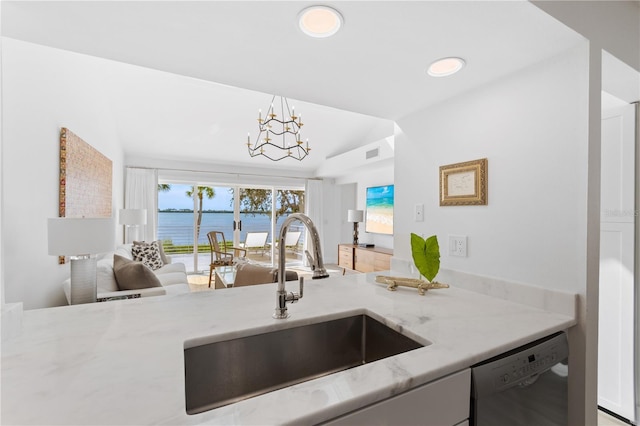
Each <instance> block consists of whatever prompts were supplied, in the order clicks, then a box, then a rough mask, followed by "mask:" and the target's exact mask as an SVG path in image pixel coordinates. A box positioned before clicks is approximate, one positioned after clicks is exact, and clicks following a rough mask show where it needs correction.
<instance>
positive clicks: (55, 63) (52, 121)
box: [2, 38, 123, 309]
mask: <svg viewBox="0 0 640 426" xmlns="http://www.w3.org/2000/svg"><path fill="white" fill-rule="evenodd" d="M2 55H3V58H2V78H3V81H2V86H3V87H2V99H3V138H2V150H3V151H2V154H3V155H2V172H3V175H4V179H3V180H2V195H3V204H2V220H3V222H2V227H3V229H2V237H3V238H2V245H3V248H2V253H3V256H4V257H3V258H4V275H5V297H6V301H7V302H23V303H24V308H25V309H35V308H44V307H50V306H57V305H62V304H66V300H65V297H64V294H63V291H62V281H63V280H64V279H66V278H67V277H68V276H69V265H68V264H67V265H58V264H57V258H56V257H55V256H49V255H48V254H47V224H46V222H47V218H50V217H57V216H58V178H59V132H60V128H61V127H67V128H69V129H70V130H71V131H73V132H74V133H75V134H77V135H78V136H80V137H82V138H83V139H84V140H85V141H86V142H88V143H89V144H91V145H92V146H93V147H94V148H96V149H97V150H98V151H100V152H101V153H103V154H104V155H106V156H107V157H108V158H110V159H111V160H112V161H113V177H114V178H113V189H112V191H113V209H114V211H117V209H119V208H120V207H121V206H122V200H123V189H122V188H123V154H122V148H121V145H120V143H119V141H118V137H117V133H116V123H115V121H114V118H113V114H112V111H111V109H110V108H111V107H110V105H109V103H108V101H107V100H108V97H107V94H106V93H104V92H103V90H102V87H103V85H102V84H101V82H102V81H103V80H104V79H105V78H106V77H107V75H108V70H109V68H108V61H104V60H100V59H96V58H91V57H88V56H83V55H79V54H75V53H70V52H65V51H61V50H56V49H51V48H46V47H43V46H38V45H33V44H29V43H24V42H20V41H16V40H12V39H6V38H5V39H3V49H2ZM118 232H121V230H118ZM118 238H121V237H118Z"/></svg>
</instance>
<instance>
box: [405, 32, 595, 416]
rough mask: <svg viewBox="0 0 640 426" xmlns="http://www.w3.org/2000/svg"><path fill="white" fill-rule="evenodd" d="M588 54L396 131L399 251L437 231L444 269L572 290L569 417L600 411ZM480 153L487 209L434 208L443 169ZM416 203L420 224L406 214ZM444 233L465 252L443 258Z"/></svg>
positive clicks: (421, 116)
mask: <svg viewBox="0 0 640 426" xmlns="http://www.w3.org/2000/svg"><path fill="white" fill-rule="evenodd" d="M590 55H591V52H590V50H589V46H588V44H587V43H584V44H583V45H580V46H578V47H577V48H575V49H573V50H571V51H569V52H567V54H566V55H563V56H559V57H556V58H552V59H551V60H548V61H545V62H543V63H541V64H538V65H536V66H534V67H530V68H528V69H526V70H523V71H521V72H519V73H517V74H514V75H512V76H511V77H509V78H506V79H502V80H501V81H499V82H497V83H495V84H492V85H487V86H484V87H482V88H480V89H478V90H476V91H473V92H470V93H467V94H466V95H463V96H460V97H458V98H456V99H451V100H450V101H448V102H446V103H443V104H440V105H436V106H434V107H433V108H431V109H429V110H425V111H422V112H419V113H416V114H413V115H411V116H409V117H406V118H404V119H401V120H399V122H398V125H399V127H400V128H401V129H402V131H403V132H404V134H400V135H397V136H396V168H395V182H396V221H395V223H396V234H395V244H394V255H395V256H396V257H398V258H400V259H403V260H406V261H410V260H411V253H410V244H409V235H410V233H411V232H415V233H418V234H420V233H423V234H424V235H425V236H428V235H433V234H435V235H437V236H438V240H439V242H440V247H441V267H442V268H446V269H452V270H457V271H462V272H466V273H470V274H475V275H481V276H488V277H495V278H499V279H503V280H507V281H512V282H518V283H524V284H529V285H534V286H539V287H544V288H549V289H558V290H563V291H567V292H572V293H576V294H578V298H579V306H578V315H577V316H578V325H577V326H576V327H573V328H572V331H571V333H570V335H569V337H570V359H569V363H570V365H571V369H572V372H573V373H572V374H571V375H570V381H569V394H570V400H569V419H570V424H594V422H592V421H591V420H595V411H596V406H595V403H594V401H593V398H592V397H591V396H590V395H589V393H590V387H591V384H592V383H595V382H594V381H593V376H594V375H595V364H594V362H593V361H594V359H593V358H592V355H593V351H592V349H591V348H590V346H589V345H590V343H589V339H588V338H587V336H589V335H590V334H591V333H593V332H594V331H591V330H592V328H593V326H594V324H592V321H591V320H590V319H589V317H588V316H587V310H588V309H589V307H588V303H587V302H588V300H589V299H590V298H591V297H593V295H592V294H590V289H589V286H588V282H587V270H588V266H589V265H588V262H587V259H588V256H589V254H590V244H591V243H590V240H589V239H588V229H589V227H588V224H587V220H588V218H589V214H590V213H589V212H590V210H589V209H588V208H587V204H588V202H591V201H592V200H590V199H588V197H587V194H588V191H589V189H590V186H591V184H592V182H591V181H590V180H589V179H588V176H590V174H591V173H596V172H595V171H593V170H591V168H590V167H591V166H590V163H589V158H590V156H589V150H590V149H591V135H590V132H591V129H590V124H589V117H590V111H589V105H590V104H589V103H590V101H591V99H590V92H589V84H590V77H589V75H590V69H589V67H590V66H592V65H591V64H590V63H589V58H590ZM597 74H598V75H599V73H597ZM454 78H455V76H454ZM598 93H599V92H598ZM598 107H599V99H598ZM484 157H486V158H488V205H487V206H452V207H440V206H439V201H438V200H439V190H438V185H439V166H442V165H446V164H452V163H457V162H462V161H469V160H475V159H478V158H484ZM597 178H598V179H599V168H598V170H597ZM418 203H423V204H424V205H425V221H424V222H415V221H414V220H413V213H412V212H413V207H414V205H415V204H418ZM449 234H455V235H466V236H468V257H466V258H457V257H449V256H448V255H447V247H448V241H447V240H448V238H447V237H448V235H449ZM595 261H596V263H597V258H596V259H595ZM596 297H597V296H596ZM596 300H597V299H596ZM595 327H597V323H596V324H595ZM595 333H596V334H597V330H595Z"/></svg>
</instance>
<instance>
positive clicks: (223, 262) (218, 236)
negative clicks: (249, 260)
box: [207, 231, 247, 287]
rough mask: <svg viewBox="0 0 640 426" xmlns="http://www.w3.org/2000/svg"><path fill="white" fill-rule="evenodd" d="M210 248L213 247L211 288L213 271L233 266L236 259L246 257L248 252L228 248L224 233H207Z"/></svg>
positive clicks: (210, 268)
mask: <svg viewBox="0 0 640 426" xmlns="http://www.w3.org/2000/svg"><path fill="white" fill-rule="evenodd" d="M207 238H208V239H209V246H210V247H211V263H210V264H209V287H211V280H212V277H213V270H214V269H215V267H216V266H230V265H233V259H234V258H236V257H246V255H247V250H245V249H244V248H240V247H228V246H227V241H226V240H225V238H224V232H220V231H211V232H208V233H207Z"/></svg>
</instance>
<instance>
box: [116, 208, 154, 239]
mask: <svg viewBox="0 0 640 426" xmlns="http://www.w3.org/2000/svg"><path fill="white" fill-rule="evenodd" d="M118 217H119V223H120V225H124V226H125V235H126V240H125V242H127V243H132V242H134V241H136V240H138V239H139V236H138V230H139V228H140V225H146V224H147V209H120V214H119V215H118Z"/></svg>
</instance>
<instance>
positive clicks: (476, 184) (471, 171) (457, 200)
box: [440, 158, 488, 206]
mask: <svg viewBox="0 0 640 426" xmlns="http://www.w3.org/2000/svg"><path fill="white" fill-rule="evenodd" d="M487 185H488V183H487V159H486V158H481V159H479V160H473V161H466V162H464V163H456V164H449V165H446V166H440V205H441V206H473V205H487Z"/></svg>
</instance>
